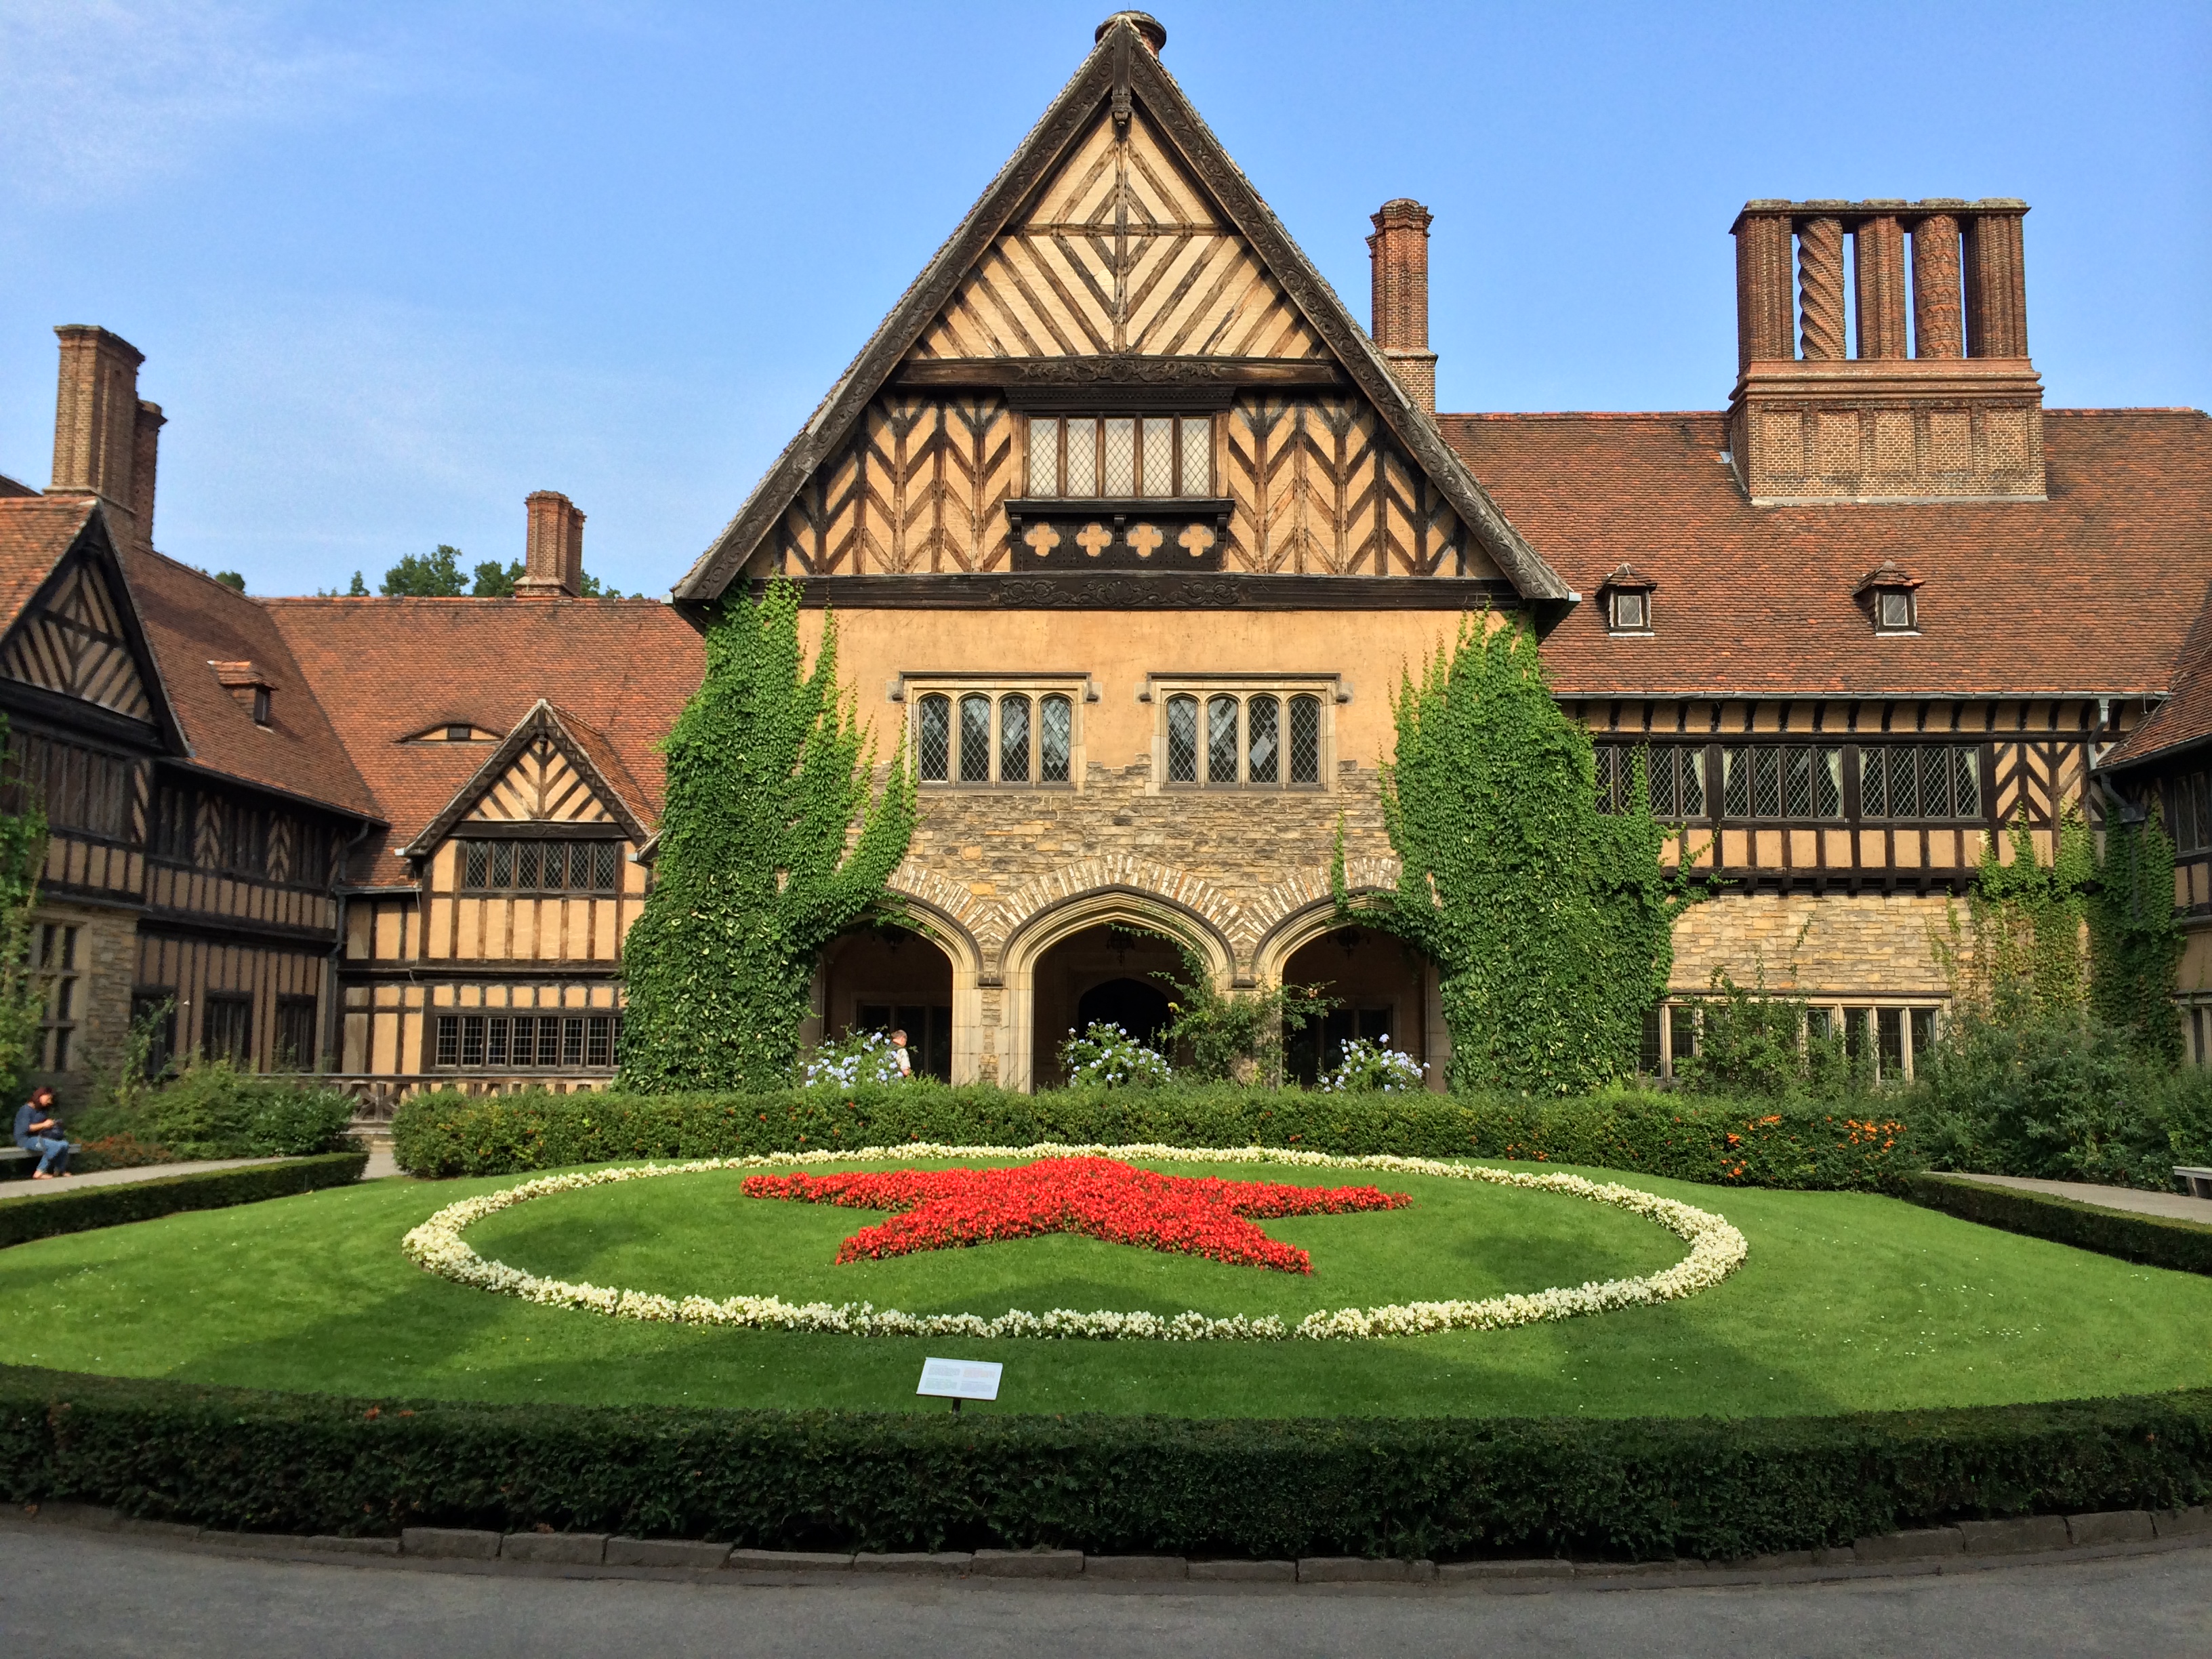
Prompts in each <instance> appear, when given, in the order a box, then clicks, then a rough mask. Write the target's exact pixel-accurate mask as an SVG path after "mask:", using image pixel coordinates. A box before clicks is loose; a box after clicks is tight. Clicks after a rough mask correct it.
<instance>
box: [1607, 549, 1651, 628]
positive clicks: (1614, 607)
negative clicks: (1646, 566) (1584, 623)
mask: <svg viewBox="0 0 2212 1659" xmlns="http://www.w3.org/2000/svg"><path fill="white" fill-rule="evenodd" d="M1656 586H1658V584H1657V583H1656V582H1655V581H1653V580H1651V578H1650V577H1649V576H1647V575H1645V574H1644V573H1643V572H1642V571H1640V570H1638V568H1636V567H1635V566H1634V565H1630V564H1624V565H1620V566H1619V567H1617V568H1615V569H1614V570H1613V574H1611V575H1609V576H1607V578H1606V579H1605V580H1604V581H1602V582H1601V583H1600V584H1599V585H1598V597H1599V600H1600V604H1601V609H1602V613H1603V615H1604V617H1605V627H1606V631H1607V633H1609V634H1649V633H1650V632H1651V590H1652V589H1653V588H1655V587H1656Z"/></svg>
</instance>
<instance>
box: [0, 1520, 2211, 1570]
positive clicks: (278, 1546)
mask: <svg viewBox="0 0 2212 1659" xmlns="http://www.w3.org/2000/svg"><path fill="white" fill-rule="evenodd" d="M19 1513H20V1514H21V1516H23V1518H25V1519H27V1520H30V1521H32V1522H35V1523H37V1524H39V1525H41V1526H49V1525H51V1526H62V1527H70V1528H77V1529H80V1530H85V1531H93V1532H106V1533H119V1534H128V1535H132V1536H137V1537H144V1538H156V1539H167V1540H171V1541H176V1542H191V1543H197V1544H203V1545H209V1546H216V1547H222V1548H225V1549H240V1548H244V1549H254V1548H258V1549H263V1550H276V1551H296V1552H299V1553H310V1554H327V1555H354V1556H361V1557H368V1558H383V1559H395V1558H398V1557H403V1556H405V1557H412V1558H414V1559H418V1560H423V1561H439V1560H444V1561H453V1562H481V1561H500V1560H505V1561H512V1562H514V1563H517V1564H518V1565H520V1564H530V1565H556V1566H605V1567H634V1568H645V1569H660V1570H678V1571H690V1572H702V1571H704V1572H712V1571H741V1572H775V1573H789V1572H805V1573H817V1572H844V1571H854V1572H888V1573H909V1574H937V1575H943V1576H948V1577H951V1576H957V1577H977V1578H1015V1579H1024V1578H1026V1579H1036V1578H1050V1579H1067V1578H1075V1577H1085V1578H1093V1579H1102V1580H1119V1581H1144V1580H1152V1581H1156V1582H1172V1581H1188V1582H1193V1583H1246V1584H1260V1583H1264V1584H1285V1583H1308V1584H1370V1583H1371V1584H1406V1583H1447V1584H1452V1583H1460V1584H1465V1583H1500V1584H1507V1583H1514V1582H1515V1581H1533V1582H1531V1583H1530V1588H1532V1589H1534V1588H1537V1587H1538V1586H1539V1585H1541V1584H1542V1583H1544V1581H1558V1580H1583V1581H1585V1582H1593V1581H1599V1580H1605V1579H1622V1578H1656V1577H1667V1576H1670V1575H1677V1574H1680V1575H1686V1576H1687V1575H1714V1576H1722V1577H1727V1578H1729V1579H1731V1580H1740V1579H1741V1577H1742V1576H1743V1575H1745V1574H1747V1573H1758V1572H1774V1571H1783V1572H1796V1571H1808V1570H1810V1571H1834V1570H1838V1569H1841V1570H1845V1571H1853V1572H1854V1576H1863V1571H1862V1570H1863V1569H1867V1568H1870V1567H1880V1566H1881V1565H1888V1564H1897V1565H1900V1566H1904V1567H1906V1568H1908V1569H1918V1570H1920V1571H1956V1570H1957V1569H1955V1568H1948V1569H1947V1568H1946V1567H1944V1565H1942V1564H1943V1562H1944V1561H1945V1560H1947V1559H1952V1558H1958V1557H1975V1558H1978V1559H1981V1560H1984V1561H1987V1560H1988V1559H1990V1558H1991V1557H2006V1556H2031V1555H2043V1554H2051V1553H2058V1552H2064V1551H2069V1550H2072V1551H2086V1550H2095V1551H2099V1552H2106V1551H2111V1550H2115V1549H2117V1550H2122V1551H2125V1550H2127V1549H2128V1548H2129V1547H2130V1546H2136V1545H2142V1544H2148V1543H2154V1542H2159V1541H2166V1540H2175V1539H2180V1538H2185V1537H2191V1536H2203V1535H2205V1534H2212V1508H2208V1507H2207V1506H2205V1505H2203V1504H2198V1505H2196V1506H2194V1507H2192V1508H2190V1509H2185V1510H2104V1511H2100V1512H2097V1513H2093V1514H2084V1515H2074V1516H2056V1515H2033V1516H2007V1517H2004V1518H2002V1519H1999V1520H1993V1521H1961V1522H1957V1523H1955V1524H1954V1525H1950V1526H1942V1527H1923V1528H1914V1529H1912V1530H1911V1531H1907V1532H1898V1533H1886V1534H1879V1535H1876V1536H1872V1537H1867V1538H1861V1539H1859V1540H1857V1541H1856V1542H1855V1543H1852V1544H1846V1545H1844V1546H1841V1547H1832V1548H1827V1549H1814V1550H1793V1551H1788V1552H1785V1553H1778V1554H1772V1555H1761V1556H1754V1557H1752V1558H1751V1559H1747V1560H1741V1561H1689V1560H1668V1561H1583V1562H1574V1561H1567V1560H1560V1559H1547V1558H1531V1559H1521V1560H1495V1561H1451V1562H1445V1563H1443V1564H1442V1565H1438V1564H1437V1563H1436V1562H1433V1561H1427V1560H1419V1561H1407V1560H1400V1559H1374V1558H1371V1557H1367V1556H1307V1557H1304V1559H1299V1560H1295V1561H1284V1560H1270V1561H1252V1560H1199V1559H1186V1558H1185V1557H1182V1556H1177V1555H1093V1556H1086V1555H1085V1554H1084V1553H1082V1552H1080V1551H1079V1550H1045V1549H1034V1550H975V1551H966V1550H941V1551H935V1552H929V1551H893V1552H886V1553H864V1554H858V1555H848V1554H846V1553H842V1552H834V1551H805V1550H755V1549H732V1547H729V1546H728V1545H726V1544H710V1543H702V1542H698V1541H691V1540H686V1539H670V1538H628V1537H621V1536H609V1535H608V1534H605V1533H557V1532H553V1533H541V1532H521V1533H506V1534H501V1533H496V1532H493V1531H490V1530H489V1529H481V1528H467V1527H408V1528H404V1529H403V1530H402V1531H401V1533H400V1535H399V1536H398V1537H397V1538H391V1537H354V1538H349V1537H340V1536H336V1535H331V1534H323V1535H318V1536H314V1537H300V1536H297V1535H295V1534H282V1533H240V1532H228V1531H222V1530H219V1529H212V1528H203V1527H197V1526H194V1525H192V1524H191V1523H190V1522H179V1521H148V1520H140V1519H137V1518H136V1517H133V1516H122V1515H118V1514H117V1513H116V1511H114V1510H112V1509H106V1508H103V1507H101V1506H100V1505H98V1504H72V1503H56V1504H27V1505H25V1506H24V1507H23V1509H22V1510H21V1511H19Z"/></svg>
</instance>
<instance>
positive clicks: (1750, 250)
mask: <svg viewBox="0 0 2212 1659" xmlns="http://www.w3.org/2000/svg"><path fill="white" fill-rule="evenodd" d="M2026 214H2027V203H2025V202H2018V201H2014V200H2011V199H2009V198H1999V197H1990V198H1986V199H1984V200H1982V201H1979V202H1965V201H1956V200H1952V199H1949V198H1941V199H1935V200H1929V201H1920V202H1904V201H1890V200H1870V201H1863V202H1826V201H1822V202H1778V201H1759V202H1747V203H1745V204H1744V208H1743V211H1742V212H1741V214H1739V215H1737V216H1736V221H1735V226H1734V227H1733V230H1734V233H1735V254H1736V258H1735V270H1736V366H1737V370H1738V374H1737V378H1736V386H1735V397H1734V398H1733V399H1732V400H1731V402H1730V404H1729V450H1730V453H1731V455H1732V457H1733V459H1734V460H1735V471H1736V476H1737V477H1738V478H1739V479H1741V481H1742V483H1743V486H1744V489H1745V491H1746V493H1747V494H1748V495H1750V497H1751V498H1752V500H1753V501H1756V502H1759V503H1761V504H1767V505H1778V506H1779V505H1784V504H1790V503H1801V502H1809V501H1988V500H1997V501H2004V500H2011V501H2040V500H2042V499H2043V495H2044V471H2043V383H2042V380H2040V379H2039V377H2038V375H2037V374H2036V372H2035V365H2034V364H2033V363H2032V362H2029V361H2028V356H2027V285H2026V279H2025V276H2024V274H2023V268H2022V263H2021V219H2022V217H2023V216H2025V215H2026ZM1847 236H1848V237H1849V238H1850V241H1851V254H1850V262H1849V263H1850V266H1851V275H1852V278H1853V285H1854V288H1855V289H1856V293H1857V304H1856V306H1854V307H1850V310H1851V311H1852V312H1854V313H1856V315H1855V316H1854V317H1847V316H1846V307H1845V304H1844V266H1845V263H1846V260H1845V255H1844V238H1845V237H1847ZM1793 240H1794V243H1795V246H1796V282H1795V287H1794V292H1793V285H1792V281H1791V258H1790V254H1791V247H1792V243H1793ZM1908 241H1909V242H1910V245H1911V264H1912V271H1911V285H1910V287H1909V288H1908V286H1907V283H1906V281H1905V249H1906V246H1907V243H1908ZM1962 241H1963V246H1964V252H1965V257H1964V258H1963V260H1962V259H1961V257H1960V251H1961V244H1962ZM1962 275H1963V279H1964V295H1963V302H1962V297H1961V278H1962ZM1908 295H1909V300H1908ZM1793 301H1794V303H1793ZM1908 310H1909V311H1910V313H1911V338H1910V340H1909V341H1908V339H1907V337H1906V314H1907V312H1908ZM1847 323H1855V324H1856V326H1855V327H1853V328H1850V330H1849V331H1848V334H1847V328H1846V325H1847ZM1908 346H1909V347H1910V355H1909V356H1908V355H1907V348H1908Z"/></svg>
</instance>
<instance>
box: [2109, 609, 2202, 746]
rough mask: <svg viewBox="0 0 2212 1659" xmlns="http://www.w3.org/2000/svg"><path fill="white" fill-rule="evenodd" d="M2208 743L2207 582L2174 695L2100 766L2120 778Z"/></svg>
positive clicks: (2175, 671) (2179, 665)
mask: <svg viewBox="0 0 2212 1659" xmlns="http://www.w3.org/2000/svg"><path fill="white" fill-rule="evenodd" d="M2208 741H2212V581H2208V583H2207V585H2206V587H2205V592H2204V602H2203V605H2202V606H2201V607H2199V609H2198V611H2197V619H2196V621H2195V622H2193V623H2191V624H2190V628H2189V635H2188V637H2187V638H2185V640H2183V641H2182V642H2181V652H2180V654H2179V658H2178V659H2177V660H2176V661H2175V663H2174V666H2173V692H2172V696H2169V697H2167V698H2166V701H2165V702H2162V703H2160V704H2159V706H2158V707H2157V708H2154V709H2152V710H2151V712H2150V713H2149V714H2148V715H2147V716H2146V717H2145V718H2144V720H2143V723H2142V725H2141V726H2137V727H2136V729H2135V730H2134V731H2132V732H2129V733H2128V735H2127V736H2126V737H2124V738H2121V739H2120V741H2119V742H2118V744H2114V745H2113V746H2112V750H2110V751H2109V752H2108V753H2107V754H2106V756H2105V758H2104V759H2103V760H2102V761H2101V762H2100V763H2099V765H2100V767H2101V768H2102V769H2104V770H2105V771H2107V772H2122V771H2125V770H2127V769H2129V768H2130V767H2135V766H2140V765H2142V764H2143V763H2145V762H2148V761H2154V760H2159V759H2161V758H2172V757H2175V756H2177V755H2178V754H2179V751H2181V750H2188V749H2196V748H2199V747H2202V746H2203V744H2205V743H2207V742H2208Z"/></svg>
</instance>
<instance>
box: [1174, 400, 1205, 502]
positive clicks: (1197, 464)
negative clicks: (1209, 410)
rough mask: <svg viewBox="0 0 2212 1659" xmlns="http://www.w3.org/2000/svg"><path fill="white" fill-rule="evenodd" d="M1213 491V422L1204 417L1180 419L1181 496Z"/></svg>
mask: <svg viewBox="0 0 2212 1659" xmlns="http://www.w3.org/2000/svg"><path fill="white" fill-rule="evenodd" d="M1212 490H1213V422H1212V420H1211V419H1210V418H1208V417H1207V416H1204V415H1186V416H1183V417H1182V488H1181V489H1179V490H1178V491H1177V492H1176V493H1177V494H1178V495H1211V494H1212Z"/></svg>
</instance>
